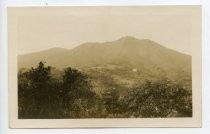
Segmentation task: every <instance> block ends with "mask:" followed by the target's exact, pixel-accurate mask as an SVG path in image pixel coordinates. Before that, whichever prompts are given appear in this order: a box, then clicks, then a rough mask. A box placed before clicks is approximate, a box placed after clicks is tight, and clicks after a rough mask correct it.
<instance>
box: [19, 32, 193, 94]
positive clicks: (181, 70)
mask: <svg viewBox="0 0 210 134" xmlns="http://www.w3.org/2000/svg"><path fill="white" fill-rule="evenodd" d="M40 61H45V62H47V65H50V66H52V67H55V68H57V69H60V70H62V69H64V68H66V67H73V68H76V69H80V70H82V71H83V72H84V73H86V74H88V76H89V77H90V78H91V79H92V81H93V82H94V84H93V85H94V87H95V88H97V87H98V89H97V90H99V89H101V88H102V87H103V86H104V88H107V87H108V85H112V86H111V87H113V83H114V84H115V85H116V86H121V87H120V88H121V89H123V88H125V87H130V86H133V84H135V83H139V81H142V80H146V79H147V80H150V79H161V78H167V79H171V80H174V81H176V82H179V83H181V84H182V85H184V86H187V87H189V88H190V87H191V56H189V55H186V54H183V53H180V52H177V51H174V50H171V49H168V48H166V47H163V46H162V45H160V44H158V43H156V42H154V41H152V40H149V39H136V38H134V37H130V36H126V37H122V38H120V39H118V40H116V41H112V42H104V43H84V44H81V45H80V46H78V47H76V48H74V49H64V48H52V49H49V50H45V51H41V52H35V53H30V54H25V55H19V56H18V68H19V69H21V68H31V67H35V66H37V64H38V63H39V62H40ZM54 73H56V74H61V73H59V72H56V71H55V70H54ZM107 81H110V82H109V83H107ZM111 87H110V88H111Z"/></svg>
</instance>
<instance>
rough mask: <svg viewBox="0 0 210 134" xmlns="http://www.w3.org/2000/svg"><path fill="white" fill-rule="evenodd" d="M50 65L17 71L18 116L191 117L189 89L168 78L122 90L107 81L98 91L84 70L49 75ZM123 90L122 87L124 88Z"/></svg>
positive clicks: (40, 65) (25, 117)
mask: <svg viewBox="0 0 210 134" xmlns="http://www.w3.org/2000/svg"><path fill="white" fill-rule="evenodd" d="M51 68H52V67H50V66H45V63H44V62H40V63H39V64H38V66H37V67H36V68H31V69H30V70H27V71H19V72H18V115H19V116H18V117H19V118H24V119H30V118H32V119H38V118H42V119H43V118H48V119H51V118H130V117H134V118H157V117H161V118H164V117H191V116H192V92H191V90H188V89H185V88H184V87H182V86H181V85H180V84H177V83H175V82H172V81H170V80H167V79H163V80H158V81H148V80H147V81H145V82H142V83H144V84H141V85H138V86H135V87H130V88H128V89H127V92H126V93H125V94H123V95H122V94H121V89H120V86H115V85H114V84H111V83H110V82H109V83H110V84H109V85H108V86H107V89H106V90H103V92H102V93H100V94H98V93H96V91H94V87H93V86H92V84H91V80H90V78H89V77H88V76H87V75H85V74H84V73H82V72H80V71H78V70H76V69H73V68H70V67H68V68H66V69H64V71H63V76H62V78H59V79H58V78H54V77H52V73H51ZM123 92H124V91H123Z"/></svg>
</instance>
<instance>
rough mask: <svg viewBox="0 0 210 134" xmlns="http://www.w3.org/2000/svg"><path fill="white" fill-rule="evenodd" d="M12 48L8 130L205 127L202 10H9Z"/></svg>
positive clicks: (119, 7)
mask: <svg viewBox="0 0 210 134" xmlns="http://www.w3.org/2000/svg"><path fill="white" fill-rule="evenodd" d="M8 42H9V83H10V84H9V85H10V90H9V97H10V99H9V101H10V126H11V127H15V128H16V127H17V128H37V127H38V128H42V127H46V128H48V127H49V128H51V127H52V128H53V127H58V128H59V127H67V128H68V127H70V128H71V127H177V126H178V127H199V126H200V125H201V7H200V6H84V7H79V6H74V7H65V6H64V7H9V8H8ZM80 121H81V122H82V121H84V122H83V123H80ZM122 121H123V123H122ZM34 122H36V123H40V124H39V125H34ZM44 122H46V123H45V124H44ZM47 122H48V123H47ZM88 122H89V123H88ZM110 122H112V123H110ZM126 122H127V124H126ZM42 123H43V124H42ZM116 123H118V125H116ZM58 124H59V125H58Z"/></svg>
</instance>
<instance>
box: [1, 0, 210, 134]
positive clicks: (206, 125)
mask: <svg viewBox="0 0 210 134" xmlns="http://www.w3.org/2000/svg"><path fill="white" fill-rule="evenodd" d="M48 4H49V5H57V4H59V5H65V4H74V5H78V4H79V5H81V4H83V5H91V4H92V5H93V4H95V5H99V4H103V5H109V4H110V5H111V4H112V5H119V4H120V5H127V4H140V5H151V4H153V5H156V4H157V5H166V4H173V5H196V4H201V5H202V6H203V21H202V22H203V23H202V25H203V32H202V33H203V34H202V35H203V49H202V50H203V65H202V68H203V127H202V128H177V129H170V128H164V129H158V128H155V129H154V128H153V129H149V128H144V129H126V128H124V129H88V130H86V129H59V130H54V129H53V130H52V129H30V130H28V129H9V128H8V110H7V108H8V105H7V104H8V97H7V96H8V92H7V91H8V86H7V83H8V81H7V78H8V76H7V70H8V69H7V63H8V61H7V38H6V37H7V33H6V27H7V26H6V7H7V6H8V5H37V6H43V1H41V0H35V1H31V0H21V1H15V0H8V1H1V2H0V6H1V19H0V20H1V21H0V24H1V34H0V41H1V44H0V133H2V134H7V133H17V134H20V133H21V134H22V133H27V134H28V133H51V134H58V133H69V132H71V133H84V132H85V133H102V134H104V133H109V134H113V133H136V134H137V133H150V134H151V133H155V134H162V133H172V134H174V133H179V134H181V133H183V134H185V133H192V134H197V133H200V134H202V133H208V132H209V131H210V107H209V102H210V90H209V89H210V82H209V80H210V70H209V68H210V62H209V61H210V45H209V44H210V38H209V36H210V30H209V29H210V25H209V24H210V18H209V17H210V3H209V1H208V0H176V1H169V0H168V1H167V0H162V1H158V2H157V1H154V0H144V1H134V0H130V1H121V2H111V0H109V1H105V0H103V1H102V2H96V1H93V0H88V1H87V0H86V1H81V0H80V1H79V2H78V1H77V2H69V1H67V0H59V2H58V1H53V0H50V1H49V0H48ZM2 18H3V19H2ZM207 44H208V45H207Z"/></svg>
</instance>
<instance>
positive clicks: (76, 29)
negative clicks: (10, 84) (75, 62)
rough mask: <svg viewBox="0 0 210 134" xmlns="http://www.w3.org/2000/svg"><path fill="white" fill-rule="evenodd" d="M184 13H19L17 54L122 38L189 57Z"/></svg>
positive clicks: (105, 10)
mask: <svg viewBox="0 0 210 134" xmlns="http://www.w3.org/2000/svg"><path fill="white" fill-rule="evenodd" d="M181 10H183V9H181ZM184 11H185V10H183V11H182V12H181V11H178V12H177V11H176V10H173V8H172V10H171V8H152V7H150V8H142V7H129V8H128V7H68V8H67V7H65V8H25V9H21V10H20V11H19V17H18V21H17V22H18V24H17V30H18V32H17V36H18V42H17V43H18V54H25V53H31V52H36V51H42V50H46V49H50V48H53V47H62V48H68V49H72V48H74V47H76V46H78V45H81V44H82V43H85V42H106V41H114V40H117V39H119V38H121V37H123V36H134V37H135V38H138V39H151V40H153V41H155V42H157V43H159V44H161V45H163V46H165V47H167V48H170V49H173V50H176V51H179V52H182V53H186V54H191V19H190V16H189V15H188V14H187V13H185V12H184Z"/></svg>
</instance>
